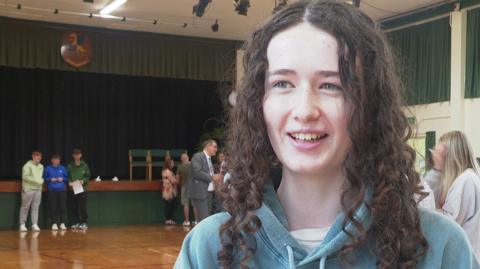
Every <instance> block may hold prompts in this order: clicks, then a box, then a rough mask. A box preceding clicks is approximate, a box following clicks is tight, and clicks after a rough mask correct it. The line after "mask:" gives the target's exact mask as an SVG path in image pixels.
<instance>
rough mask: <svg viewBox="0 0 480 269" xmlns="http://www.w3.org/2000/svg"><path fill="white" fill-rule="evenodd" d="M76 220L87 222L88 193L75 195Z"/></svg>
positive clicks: (77, 221)
mask: <svg viewBox="0 0 480 269" xmlns="http://www.w3.org/2000/svg"><path fill="white" fill-rule="evenodd" d="M73 207H74V211H73V212H74V214H73V216H74V221H75V222H76V223H87V219H88V213H87V193H86V192H82V193H79V194H77V195H75V194H74V195H73Z"/></svg>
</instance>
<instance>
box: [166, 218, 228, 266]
mask: <svg viewBox="0 0 480 269" xmlns="http://www.w3.org/2000/svg"><path fill="white" fill-rule="evenodd" d="M229 218H230V215H229V214H228V213H225V212H222V213H217V214H215V215H212V216H209V217H208V218H206V219H204V220H202V221H201V222H200V223H198V224H197V225H196V226H195V227H194V228H193V229H192V230H191V231H190V232H189V233H188V234H187V236H186V237H185V239H184V240H183V244H182V249H181V250H180V254H179V255H178V257H177V261H176V263H175V266H174V268H175V269H177V268H178V269H180V268H181V269H186V268H193V267H195V268H216V267H218V260H217V253H218V251H219V250H221V249H222V244H221V241H220V227H221V225H222V224H223V223H225V222H226V221H227V220H228V219H229ZM193 265H195V266H193Z"/></svg>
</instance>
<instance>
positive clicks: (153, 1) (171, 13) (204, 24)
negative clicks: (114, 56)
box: [0, 0, 451, 40]
mask: <svg viewBox="0 0 480 269" xmlns="http://www.w3.org/2000/svg"><path fill="white" fill-rule="evenodd" d="M290 1H292V0H290ZM293 1H294V0H293ZM339 1H340V0H339ZM109 2H110V0H94V3H84V2H83V0H1V2H0V16H7V17H12V18H20V19H29V20H40V21H49V22H60V23H68V24H79V25H87V26H95V27H102V28H110V29H124V30H133V31H145V32H155V33H166V34H173V35H182V36H197V37H206V38H216V39H230V40H244V39H246V37H247V36H248V35H249V33H250V32H251V31H252V30H253V29H254V28H255V26H256V25H258V24H259V23H261V22H262V21H263V20H264V19H265V18H266V17H268V16H269V15H270V14H271V13H272V10H273V8H274V6H275V0H250V3H251V7H250V8H249V10H248V16H242V15H238V14H237V13H236V12H235V11H234V8H233V0H212V3H210V5H209V7H208V8H207V10H206V12H205V15H204V16H203V17H202V18H197V17H194V16H193V15H192V7H193V5H194V4H196V3H197V2H198V0H128V2H127V3H125V4H124V5H123V6H121V7H120V8H118V9H117V10H115V11H114V12H113V13H112V14H111V15H114V16H116V17H119V18H122V17H126V20H125V21H122V20H121V19H119V18H110V19H108V18H101V17H98V16H93V17H92V18H89V17H88V14H89V13H93V14H98V12H99V10H100V9H101V8H102V7H104V6H105V5H106V4H107V3H109ZM443 2H451V1H448V0H447V1H445V0H401V1H400V0H362V1H361V6H360V8H361V9H362V10H363V11H364V12H366V13H367V14H368V15H370V16H371V17H372V18H373V19H375V20H381V19H384V18H388V17H392V16H395V15H398V14H401V13H405V12H409V11H412V10H416V9H419V8H422V7H425V6H430V5H435V4H440V3H443ZM17 4H21V5H22V8H21V9H20V10H18V9H17V8H16V6H17ZM55 9H58V14H54V12H53V10H55ZM154 20H157V21H158V23H157V24H153V23H152V22H153V21H154ZM215 20H218V23H219V25H220V30H219V31H218V32H212V30H211V29H210V26H211V25H212V24H213V23H214V22H215ZM184 23H186V24H187V27H183V25H184Z"/></svg>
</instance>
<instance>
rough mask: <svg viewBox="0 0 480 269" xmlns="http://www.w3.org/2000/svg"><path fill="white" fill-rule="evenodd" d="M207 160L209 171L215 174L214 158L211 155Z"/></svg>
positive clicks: (211, 174)
mask: <svg viewBox="0 0 480 269" xmlns="http://www.w3.org/2000/svg"><path fill="white" fill-rule="evenodd" d="M207 162H208V172H209V173H210V176H213V165H212V159H211V158H210V157H209V158H207Z"/></svg>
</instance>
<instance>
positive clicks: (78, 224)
mask: <svg viewBox="0 0 480 269" xmlns="http://www.w3.org/2000/svg"><path fill="white" fill-rule="evenodd" d="M79 227H80V223H77V224H74V225H72V229H73V230H76V229H78V228H79Z"/></svg>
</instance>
